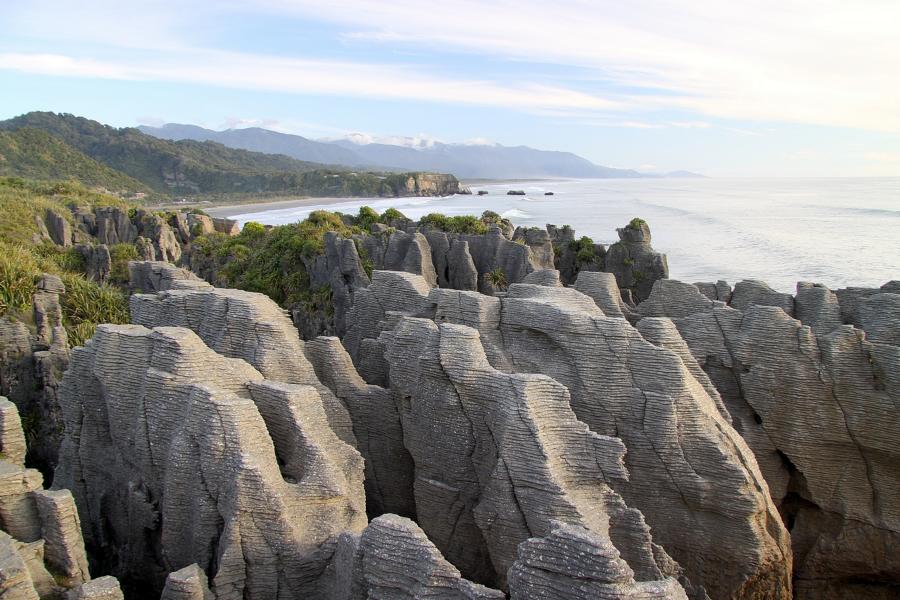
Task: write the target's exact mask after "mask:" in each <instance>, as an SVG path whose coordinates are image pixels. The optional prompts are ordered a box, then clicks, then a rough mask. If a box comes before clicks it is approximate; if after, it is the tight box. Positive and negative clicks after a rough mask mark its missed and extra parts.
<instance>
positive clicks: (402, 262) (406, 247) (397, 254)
mask: <svg viewBox="0 0 900 600" xmlns="http://www.w3.org/2000/svg"><path fill="white" fill-rule="evenodd" d="M376 266H381V265H376ZM383 268H384V269H385V270H389V271H405V272H407V273H413V274H415V275H421V276H422V277H423V278H424V279H425V281H426V282H428V284H429V285H430V286H432V287H434V286H436V285H437V273H436V272H435V269H434V264H433V263H432V261H431V246H429V244H428V239H427V238H426V237H425V236H424V235H422V234H421V233H418V232H416V233H404V232H402V231H397V232H394V233H393V234H391V235H390V237H389V240H388V246H387V250H386V252H385V254H384V263H383Z"/></svg>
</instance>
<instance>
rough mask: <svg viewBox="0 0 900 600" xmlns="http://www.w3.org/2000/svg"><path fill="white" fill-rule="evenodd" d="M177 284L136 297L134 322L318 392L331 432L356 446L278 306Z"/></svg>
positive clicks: (140, 269) (136, 265)
mask: <svg viewBox="0 0 900 600" xmlns="http://www.w3.org/2000/svg"><path fill="white" fill-rule="evenodd" d="M130 267H131V269H132V270H133V271H134V272H135V273H136V274H138V275H139V276H140V274H142V273H146V272H148V271H150V272H152V271H154V269H157V268H158V269H160V270H162V271H163V272H169V271H171V270H172V269H173V267H171V266H168V265H165V263H162V264H158V263H140V262H132V263H131V265H130ZM163 279H167V277H163ZM174 281H175V285H174V287H172V288H170V289H168V290H166V291H162V292H159V293H158V294H133V295H132V296H131V299H130V308H131V320H132V322H133V323H135V324H138V325H143V326H145V327H148V328H154V327H161V326H172V327H187V328H189V329H191V330H193V331H194V332H195V333H196V334H197V335H199V336H200V338H201V339H202V340H203V341H204V343H205V344H206V345H207V346H209V348H211V349H212V350H214V351H215V352H218V353H219V354H221V355H223V356H227V357H230V358H239V359H243V360H245V361H247V362H248V363H249V364H251V365H252V366H254V367H255V368H256V369H257V370H258V371H259V372H260V373H262V374H263V376H264V377H265V378H266V379H269V380H272V381H281V382H284V383H293V384H301V385H311V386H313V387H315V388H316V390H317V392H318V393H319V394H320V395H321V397H322V401H323V403H324V406H325V411H326V414H327V415H328V421H329V423H330V425H331V427H332V429H333V430H334V431H335V433H336V434H337V435H338V437H340V438H341V439H342V440H344V441H345V442H347V443H349V444H351V445H353V446H355V445H356V439H355V438H354V436H353V425H352V423H351V422H350V416H349V415H348V414H347V409H346V407H345V406H344V405H343V403H342V402H341V401H340V400H338V399H337V398H336V397H335V395H334V394H333V393H332V392H331V390H330V389H328V388H327V387H326V386H324V385H322V383H320V382H319V380H318V378H317V377H316V374H315V371H314V369H313V366H312V365H311V364H310V362H309V361H308V360H307V359H306V356H305V355H304V350H303V342H302V341H301V340H300V339H299V337H298V336H297V330H296V329H295V328H294V326H293V325H292V324H291V321H290V319H289V318H288V317H287V315H286V314H285V313H284V311H283V310H282V309H280V308H279V307H278V305H277V304H275V303H274V302H273V301H272V300H271V299H270V298H268V297H267V296H264V295H263V294H256V293H253V292H244V291H241V290H228V289H220V288H214V287H212V286H210V285H209V284H207V283H206V282H204V281H199V280H187V279H185V280H177V279H176V280H174Z"/></svg>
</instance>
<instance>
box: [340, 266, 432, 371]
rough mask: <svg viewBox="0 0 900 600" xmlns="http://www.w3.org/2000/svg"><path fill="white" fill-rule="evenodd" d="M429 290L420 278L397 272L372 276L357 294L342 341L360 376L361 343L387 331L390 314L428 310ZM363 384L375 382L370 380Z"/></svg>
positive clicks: (426, 283) (429, 305)
mask: <svg viewBox="0 0 900 600" xmlns="http://www.w3.org/2000/svg"><path fill="white" fill-rule="evenodd" d="M431 289H432V287H431V286H430V285H428V282H427V281H425V279H424V278H423V277H422V276H420V275H413V274H411V273H402V272H398V271H374V272H373V273H372V285H370V286H369V287H368V288H365V289H361V290H358V291H357V294H356V299H355V301H354V304H353V310H352V311H351V313H350V319H349V327H348V328H347V334H346V335H345V336H344V337H343V338H342V340H341V341H342V343H343V344H344V347H345V348H347V352H348V353H349V354H350V358H352V359H353V364H355V365H356V366H357V368H358V369H359V371H360V374H363V376H364V377H365V374H364V373H363V371H364V368H363V366H364V363H363V362H362V361H361V360H360V347H361V345H362V343H363V340H365V339H376V338H377V337H378V334H379V333H380V332H381V331H383V330H384V329H386V328H388V327H387V326H386V325H385V324H384V320H385V317H386V316H387V313H389V312H402V313H405V314H411V315H418V314H421V313H423V311H428V310H430V309H431V307H432V303H431V301H430V300H429V299H428V294H429V292H431ZM366 381H368V382H369V383H374V382H373V381H371V380H369V379H366Z"/></svg>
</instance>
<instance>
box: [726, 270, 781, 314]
mask: <svg viewBox="0 0 900 600" xmlns="http://www.w3.org/2000/svg"><path fill="white" fill-rule="evenodd" d="M729 305H730V306H731V307H732V308H735V309H737V310H747V309H748V308H749V307H751V306H753V305H759V306H777V307H778V308H780V309H782V310H783V311H784V312H785V313H787V314H788V315H791V316H793V314H794V297H793V296H791V295H790V294H786V293H783V292H776V291H775V290H773V289H772V288H770V287H769V285H768V284H767V283H766V282H764V281H757V280H755V279H747V280H744V281H739V282H738V283H736V284H735V286H734V291H733V292H732V293H731V302H730V303H729Z"/></svg>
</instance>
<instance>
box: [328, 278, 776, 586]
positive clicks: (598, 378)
mask: <svg viewBox="0 0 900 600" xmlns="http://www.w3.org/2000/svg"><path fill="white" fill-rule="evenodd" d="M592 275H593V274H592ZM397 277H398V274H396V273H384V274H382V273H379V272H376V273H375V281H382V282H384V285H379V286H376V285H374V283H373V286H371V287H370V288H369V292H371V293H372V295H373V296H375V297H376V299H377V301H375V302H373V303H371V304H370V305H369V306H371V307H372V310H371V313H369V314H363V313H362V306H361V307H360V310H359V311H358V312H359V314H357V316H356V319H355V320H354V322H355V324H356V325H355V326H358V327H359V329H360V330H362V329H364V328H365V327H369V328H370V331H369V332H368V333H361V334H360V335H359V339H357V338H356V337H353V338H350V336H348V339H347V340H345V341H346V342H349V345H348V348H351V355H352V348H353V347H357V348H360V347H376V348H377V347H379V345H380V347H382V348H388V349H389V348H391V347H396V343H397V342H396V341H392V337H394V336H396V335H397V331H398V330H399V327H395V328H393V331H392V328H391V325H392V323H395V322H396V317H395V318H394V320H393V321H392V319H391V318H390V315H391V314H392V313H391V310H387V311H385V310H384V309H385V308H387V309H392V310H393V314H395V315H399V314H401V313H405V314H408V315H416V314H418V315H426V316H429V317H430V318H435V319H437V320H438V321H440V322H457V323H461V324H464V325H468V326H470V327H474V328H475V329H477V330H478V331H480V332H481V339H482V343H483V348H484V352H486V356H487V357H488V358H489V360H490V362H491V364H492V366H494V367H496V368H499V369H501V370H504V371H514V372H522V373H543V374H545V375H549V376H550V377H552V378H553V379H554V380H555V381H557V382H559V383H562V384H564V385H565V386H566V387H567V388H568V390H569V392H570V393H571V406H572V410H574V411H575V414H576V415H577V416H578V418H579V419H580V420H581V421H583V422H584V423H586V424H587V425H588V426H589V427H590V428H591V430H592V431H593V432H596V433H599V434H604V435H611V436H616V437H619V438H621V440H622V441H623V442H624V444H625V447H627V449H628V454H627V455H626V466H627V467H628V470H629V471H630V473H631V477H630V480H629V481H624V480H623V481H613V482H612V486H613V488H614V489H616V490H617V491H619V492H620V493H621V494H622V495H623V496H624V497H625V500H626V501H628V502H630V503H633V504H634V505H635V507H636V508H639V509H640V510H641V511H642V512H643V513H644V518H646V519H647V521H648V523H649V524H650V526H651V527H653V531H654V539H656V540H657V541H658V542H660V543H661V544H662V545H663V547H665V548H666V549H667V550H668V551H669V552H671V553H672V554H673V556H674V557H675V559H676V560H678V561H679V562H680V563H682V566H683V567H684V568H685V572H686V574H687V576H688V578H689V579H690V580H691V581H693V582H694V585H697V586H702V587H704V588H706V589H707V590H708V591H709V593H710V594H712V595H713V597H730V596H735V597H742V596H752V595H753V594H760V593H762V594H770V595H772V596H773V597H788V596H789V595H790V565H791V558H790V556H791V552H790V545H789V540H788V537H787V534H786V532H785V530H784V527H783V525H782V523H781V519H780V517H779V515H778V512H777V510H776V508H775V506H774V504H773V503H772V500H771V499H770V498H769V494H768V490H767V487H766V483H765V480H764V479H763V477H762V475H761V473H760V472H759V470H758V468H757V466H756V462H755V460H754V457H753V454H752V452H751V451H750V449H749V448H748V447H747V445H746V444H745V442H744V441H743V440H742V439H741V437H740V436H739V435H738V434H737V432H736V431H734V429H732V427H731V426H730V416H729V414H728V412H727V410H725V408H724V406H723V405H722V402H721V400H720V399H719V397H718V395H717V394H716V393H715V390H714V389H712V386H711V385H710V383H709V381H708V379H707V378H705V377H702V378H701V379H702V380H698V376H701V375H702V371H700V369H699V368H698V365H697V364H696V362H695V361H693V359H692V357H691V356H690V354H689V353H688V352H687V350H686V348H685V347H684V346H683V343H682V344H681V347H680V348H679V347H677V344H675V342H677V341H680V340H678V339H677V338H678V336H677V332H676V331H675V330H674V328H670V330H668V331H664V332H662V333H658V332H657V333H655V334H654V336H652V337H651V339H652V340H654V343H651V341H648V340H647V339H644V337H643V336H642V335H641V333H640V332H639V331H638V330H635V329H634V328H632V327H631V326H630V325H629V324H628V322H627V321H626V320H624V319H622V318H615V317H606V316H605V315H603V313H602V312H601V311H600V309H599V308H598V306H597V305H596V304H595V303H594V301H593V300H592V299H591V298H590V297H587V296H585V295H583V294H581V293H579V292H577V291H576V290H573V289H568V288H562V287H557V286H556V285H552V286H549V287H548V286H538V285H530V284H516V285H512V286H510V290H509V293H508V294H507V295H506V297H503V298H500V299H496V298H489V297H486V296H483V295H480V294H477V293H475V292H452V291H449V290H433V291H431V290H430V289H429V288H428V287H427V285H424V284H423V283H422V282H419V283H418V284H416V280H415V278H414V277H409V276H404V277H403V280H404V281H405V282H406V283H407V284H408V285H407V286H406V287H405V288H404V287H403V286H401V285H400V283H399V281H397ZM388 281H392V283H390V284H388V283H387V282H388ZM551 283H554V282H553V281H552V280H551ZM403 289H406V290H407V291H406V292H403V291H402V290H403ZM416 292H418V297H416ZM426 293H427V294H428V295H427V296H426ZM404 308H405V310H404ZM403 322H404V321H402V320H401V323H403ZM492 328H494V331H491V329H492ZM376 336H378V337H377V339H375V340H373V338H375V337H376ZM673 337H674V338H675V339H671V338H673ZM655 343H656V344H659V345H654V344H655ZM392 345H393V346H392ZM479 345H480V344H479ZM673 347H675V350H673V349H672V348H673ZM679 350H680V354H679ZM471 351H472V352H474V350H471ZM390 352H391V351H390V350H389V351H388V353H387V356H390ZM414 356H416V354H415V353H413V354H412V355H410V356H405V358H404V357H402V356H401V357H400V358H399V359H397V360H394V359H390V360H389V361H388V363H389V364H388V365H387V367H386V373H384V374H381V375H380V376H379V377H380V379H382V380H389V381H390V385H391V389H392V390H394V391H395V394H396V393H399V392H397V391H396V389H397V386H398V383H397V381H398V380H397V378H398V374H397V371H396V368H397V366H400V367H403V368H406V369H408V368H409V367H408V366H405V365H409V364H410V363H411V361H412V360H413V358H414ZM683 359H684V360H683ZM456 360H458V361H462V360H463V358H462V357H456ZM372 362H374V361H369V357H368V356H367V355H365V354H364V353H360V354H358V364H359V365H360V370H361V372H362V373H367V372H369V373H371V372H376V371H377V369H376V368H375V367H374V366H373V364H372ZM395 363H396V365H395ZM441 366H442V368H443V369H444V370H448V369H450V368H451V367H450V366H449V364H445V363H444V362H442V363H441ZM414 387H416V386H413V385H409V386H407V389H412V388H414ZM418 387H420V388H422V389H426V390H429V391H428V392H427V393H428V394H433V393H435V392H434V391H433V388H432V387H430V386H428V385H425V384H419V385H418ZM407 395H408V394H407ZM412 397H413V400H415V398H416V397H415V395H413V396H412ZM412 405H413V406H422V404H421V401H420V402H419V403H416V402H413V403H412ZM440 405H441V406H446V405H447V403H446V402H443V403H440ZM635 406H642V407H643V408H642V409H641V410H639V411H636V410H634V407H635ZM448 419H450V417H449V416H448V415H446V414H444V413H440V414H438V415H436V416H423V418H422V420H423V421H425V422H431V421H433V422H435V423H441V424H446V423H447V422H448ZM450 422H452V420H450ZM449 429H450V430H455V429H456V427H450V428H449ZM404 435H405V436H406V438H407V447H409V448H410V451H411V453H412V454H413V457H414V459H415V461H416V465H417V468H418V466H419V465H420V464H425V461H424V460H422V459H420V458H418V457H417V456H416V450H415V449H414V446H411V443H412V442H411V441H410V439H409V436H410V428H409V427H408V426H407V424H406V421H404ZM424 437H425V438H427V439H428V444H430V445H434V444H435V442H434V440H435V439H437V436H436V435H435V433H434V432H432V433H431V434H430V435H426V436H424ZM450 443H452V442H450ZM426 448H430V446H429V445H426ZM438 454H441V455H442V456H443V455H445V454H448V452H446V451H445V452H444V453H441V452H439V451H438ZM442 468H444V467H442ZM446 469H448V470H452V469H450V468H449V467H447V468H446ZM436 470H439V469H436ZM430 479H434V477H430ZM418 482H419V477H418V476H417V485H419V484H418ZM417 509H418V511H417V515H418V518H419V522H420V524H422V526H423V527H424V528H425V530H426V531H429V529H428V526H427V525H426V524H425V521H424V520H423V515H422V512H421V508H420V503H419V502H418V501H417ZM438 512H440V510H438ZM673 515H680V516H678V517H677V518H676V517H673ZM686 521H690V522H692V523H693V524H694V526H693V527H692V528H691V529H690V530H685V529H684V528H683V527H680V526H678V525H677V523H680V522H686ZM430 533H431V532H429V534H430ZM736 537H739V538H740V539H742V540H743V542H742V544H732V543H729V541H728V540H729V539H733V538H736ZM433 539H434V538H433ZM434 541H435V543H436V544H437V545H438V547H439V548H441V549H442V551H444V552H445V554H447V553H448V550H447V549H446V548H447V547H446V546H444V545H442V543H441V542H440V541H439V540H438V539H434ZM472 560H473V562H475V563H477V562H478V561H477V559H472ZM455 564H458V563H455ZM506 566H507V567H508V565H506ZM463 572H464V573H466V572H467V571H466V569H463ZM726 574H727V575H726Z"/></svg>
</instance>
